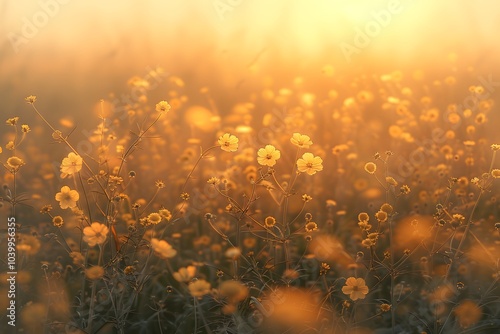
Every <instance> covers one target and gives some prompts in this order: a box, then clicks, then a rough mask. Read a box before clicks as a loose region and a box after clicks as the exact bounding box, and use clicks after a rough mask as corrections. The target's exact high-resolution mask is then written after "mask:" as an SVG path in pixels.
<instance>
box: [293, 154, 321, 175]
mask: <svg viewBox="0 0 500 334" xmlns="http://www.w3.org/2000/svg"><path fill="white" fill-rule="evenodd" d="M297 170H298V171H299V172H301V173H307V174H308V175H314V174H316V172H319V171H322V170H323V159H321V158H320V157H317V156H316V157H315V156H314V155H313V154H312V153H304V154H303V155H302V158H300V159H299V160H297Z"/></svg>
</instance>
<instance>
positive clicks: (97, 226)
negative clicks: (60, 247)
mask: <svg viewBox="0 0 500 334" xmlns="http://www.w3.org/2000/svg"><path fill="white" fill-rule="evenodd" d="M108 232H109V229H108V227H107V226H106V225H104V224H101V223H98V222H93V223H92V224H91V225H90V226H87V227H85V228H84V229H83V241H85V242H86V243H88V244H89V246H90V247H93V246H95V245H102V244H103V243H104V242H105V241H106V238H107V237H108Z"/></svg>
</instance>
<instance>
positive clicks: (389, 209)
mask: <svg viewBox="0 0 500 334" xmlns="http://www.w3.org/2000/svg"><path fill="white" fill-rule="evenodd" d="M380 211H384V212H387V214H388V215H390V214H391V213H392V212H393V211H394V208H393V207H392V205H390V204H389V203H384V204H382V206H381V207H380Z"/></svg>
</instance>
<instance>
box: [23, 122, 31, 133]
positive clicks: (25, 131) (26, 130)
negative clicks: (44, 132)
mask: <svg viewBox="0 0 500 334" xmlns="http://www.w3.org/2000/svg"><path fill="white" fill-rule="evenodd" d="M21 131H22V132H23V133H28V132H30V131H31V128H30V126H29V125H28V124H23V125H21Z"/></svg>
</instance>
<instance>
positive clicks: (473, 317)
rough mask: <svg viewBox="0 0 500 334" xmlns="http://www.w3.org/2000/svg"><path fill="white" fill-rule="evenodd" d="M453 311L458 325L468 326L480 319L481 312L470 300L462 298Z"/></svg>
mask: <svg viewBox="0 0 500 334" xmlns="http://www.w3.org/2000/svg"><path fill="white" fill-rule="evenodd" d="M454 313H455V315H456V317H457V320H458V323H459V324H460V326H461V327H462V328H468V327H470V326H472V325H474V324H475V323H477V322H478V321H479V320H480V319H481V317H482V313H483V312H482V311H481V308H480V307H479V306H478V305H477V304H476V303H475V302H473V301H472V300H464V301H463V302H461V303H460V305H458V306H457V307H456V308H455V310H454Z"/></svg>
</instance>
